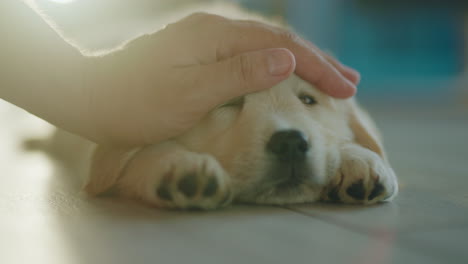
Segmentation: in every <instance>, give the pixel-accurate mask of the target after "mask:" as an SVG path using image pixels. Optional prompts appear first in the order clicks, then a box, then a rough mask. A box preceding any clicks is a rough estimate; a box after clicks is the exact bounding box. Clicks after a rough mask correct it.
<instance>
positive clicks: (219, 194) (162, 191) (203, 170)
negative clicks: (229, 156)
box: [154, 154, 232, 210]
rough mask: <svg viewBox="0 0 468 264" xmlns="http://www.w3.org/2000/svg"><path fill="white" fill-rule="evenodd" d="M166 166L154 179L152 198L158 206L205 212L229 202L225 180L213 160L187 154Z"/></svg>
mask: <svg viewBox="0 0 468 264" xmlns="http://www.w3.org/2000/svg"><path fill="white" fill-rule="evenodd" d="M170 162H171V166H169V167H170V169H169V170H167V171H165V172H162V174H161V175H158V176H157V179H158V181H157V183H156V186H155V188H154V194H155V195H156V200H157V204H158V205H159V206H162V207H166V208H180V209H204V210H207V209H215V208H220V207H224V206H226V205H228V204H229V203H230V202H231V200H232V192H231V189H230V184H229V178H228V177H227V174H226V172H225V171H224V169H223V168H222V167H221V166H220V165H219V163H218V162H217V161H216V160H215V159H214V158H213V157H211V156H209V155H202V154H189V155H188V157H185V159H178V160H171V161H170Z"/></svg>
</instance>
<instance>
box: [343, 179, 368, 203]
mask: <svg viewBox="0 0 468 264" xmlns="http://www.w3.org/2000/svg"><path fill="white" fill-rule="evenodd" d="M346 193H347V194H348V195H349V196H351V197H353V198H354V199H356V200H364V198H365V197H366V189H365V188H364V181H363V180H359V181H357V182H355V183H353V184H352V185H351V186H349V188H348V189H347V190H346Z"/></svg>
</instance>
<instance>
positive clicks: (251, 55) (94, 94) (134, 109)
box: [86, 13, 359, 145]
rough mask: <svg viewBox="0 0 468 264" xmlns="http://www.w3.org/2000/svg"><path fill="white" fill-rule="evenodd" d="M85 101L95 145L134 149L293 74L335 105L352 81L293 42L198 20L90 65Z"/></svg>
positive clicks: (280, 34) (229, 23) (248, 26)
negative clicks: (332, 97)
mask: <svg viewBox="0 0 468 264" xmlns="http://www.w3.org/2000/svg"><path fill="white" fill-rule="evenodd" d="M89 60H90V64H89V67H88V72H89V76H88V77H89V79H88V85H87V87H86V89H87V91H86V94H88V96H89V104H88V105H87V107H88V113H89V118H90V119H91V120H92V123H93V124H94V126H95V128H94V134H93V135H90V136H88V138H91V139H93V140H94V141H96V142H98V143H110V144H126V145H141V144H148V143H154V142H157V141H160V140H164V139H167V138H170V137H174V136H177V135H179V134H181V133H183V132H184V131H186V130H187V129H189V128H190V127H192V126H193V125H194V124H196V123H197V122H198V121H199V120H200V119H201V118H203V117H204V116H205V115H206V114H207V113H208V112H209V111H210V110H212V109H213V108H214V107H216V106H217V105H219V104H221V103H224V102H225V101H227V100H229V99H231V98H234V97H237V96H240V95H243V94H246V93H251V92H255V91H259V90H263V89H267V88H270V87H272V86H273V85H275V84H277V83H279V82H280V81H282V80H284V79H286V78H288V76H289V75H290V74H291V73H292V72H293V71H296V73H297V74H298V75H299V76H300V77H302V78H303V79H305V80H307V81H309V82H311V83H313V84H315V85H316V86H317V87H318V88H319V89H321V90H322V91H324V92H325V93H328V94H330V95H331V96H335V97H338V98H346V97H349V96H352V95H353V94H354V93H355V91H356V87H355V85H356V84H357V83H358V82H359V74H358V73H357V72H356V71H354V70H352V69H351V68H348V67H346V66H343V65H341V64H340V63H339V62H337V61H336V60H334V59H333V58H331V57H330V56H328V55H326V54H324V53H323V52H322V51H320V50H319V49H318V48H317V47H315V46H314V45H313V44H312V43H310V42H307V41H305V40H303V39H301V38H300V37H298V36H297V35H295V34H293V33H290V32H288V31H285V30H283V29H279V28H275V27H273V26H268V25H265V24H262V23H258V22H252V21H240V20H230V19H227V18H223V17H220V16H216V15H209V14H203V13H197V14H194V15H191V16H189V17H187V18H185V19H183V20H180V21H178V22H176V23H174V24H170V25H168V26H167V27H166V28H165V29H163V30H161V31H159V32H156V33H154V34H152V35H148V36H143V37H140V38H138V39H137V40H134V41H132V42H130V43H128V45H127V46H126V47H125V48H124V49H122V50H120V51H117V52H114V53H113V54H110V55H107V56H103V57H98V58H90V59H89Z"/></svg>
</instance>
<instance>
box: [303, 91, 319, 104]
mask: <svg viewBox="0 0 468 264" xmlns="http://www.w3.org/2000/svg"><path fill="white" fill-rule="evenodd" d="M299 100H301V102H302V103H303V104H305V105H314V104H316V103H317V101H316V100H315V98H314V97H312V96H310V95H307V94H301V95H299Z"/></svg>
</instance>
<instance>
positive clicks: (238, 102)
mask: <svg viewBox="0 0 468 264" xmlns="http://www.w3.org/2000/svg"><path fill="white" fill-rule="evenodd" d="M243 105H244V96H240V97H236V98H234V99H232V100H230V101H228V102H226V103H224V104H222V105H221V106H220V107H241V106H243Z"/></svg>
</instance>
